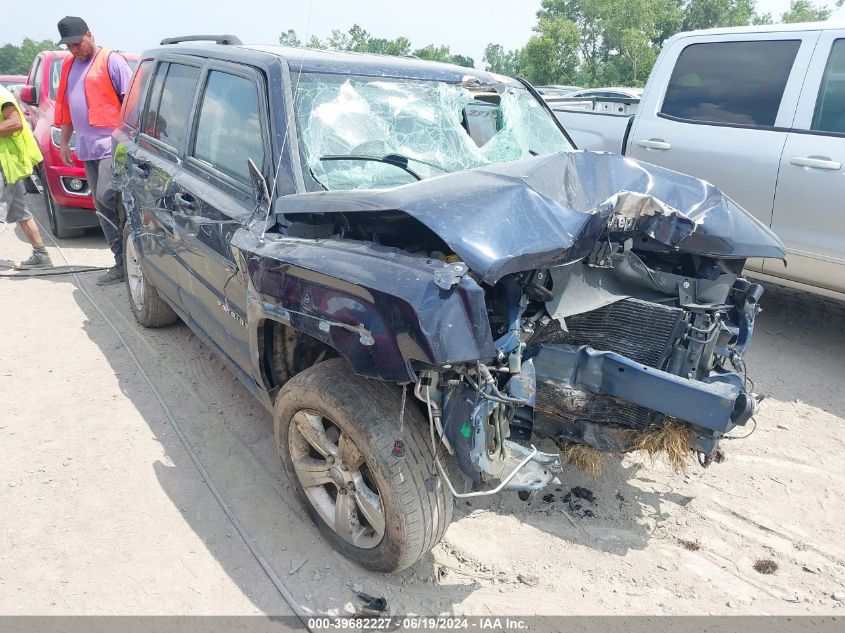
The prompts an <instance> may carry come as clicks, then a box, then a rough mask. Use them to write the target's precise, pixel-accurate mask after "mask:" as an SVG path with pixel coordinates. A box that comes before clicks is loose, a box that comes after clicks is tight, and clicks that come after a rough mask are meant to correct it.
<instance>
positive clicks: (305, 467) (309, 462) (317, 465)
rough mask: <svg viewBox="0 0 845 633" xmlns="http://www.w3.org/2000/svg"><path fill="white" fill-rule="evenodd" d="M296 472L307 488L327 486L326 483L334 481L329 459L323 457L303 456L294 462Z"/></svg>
mask: <svg viewBox="0 0 845 633" xmlns="http://www.w3.org/2000/svg"><path fill="white" fill-rule="evenodd" d="M293 467H294V469H295V470H296V474H297V476H298V477H299V482H300V483H301V484H302V487H303V488H305V489H308V488H316V487H318V486H325V485H326V484H332V483H334V480H332V477H331V475H330V474H329V470H330V469H331V466H330V465H329V463H328V462H327V461H324V460H322V459H314V458H313V457H303V458H302V459H299V460H297V461H295V462H294V463H293Z"/></svg>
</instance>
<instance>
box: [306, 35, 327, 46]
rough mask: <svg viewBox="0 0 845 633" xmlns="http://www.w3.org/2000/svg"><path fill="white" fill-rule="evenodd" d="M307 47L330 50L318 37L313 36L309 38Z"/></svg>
mask: <svg viewBox="0 0 845 633" xmlns="http://www.w3.org/2000/svg"><path fill="white" fill-rule="evenodd" d="M307 46H308V48H328V47H327V46H326V45H325V44H324V43H323V42H322V41H320V38H319V37H317V36H316V35H312V36H311V37H309V38H308V44H307Z"/></svg>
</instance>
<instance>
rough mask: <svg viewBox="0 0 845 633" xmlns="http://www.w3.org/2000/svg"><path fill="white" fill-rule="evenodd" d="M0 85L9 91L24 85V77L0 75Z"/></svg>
mask: <svg viewBox="0 0 845 633" xmlns="http://www.w3.org/2000/svg"><path fill="white" fill-rule="evenodd" d="M0 84H2V85H3V86H5V87H6V88H9V89H11V88H12V86H19V85H22V84H26V75H0Z"/></svg>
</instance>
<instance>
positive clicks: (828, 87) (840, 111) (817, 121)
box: [812, 40, 845, 134]
mask: <svg viewBox="0 0 845 633" xmlns="http://www.w3.org/2000/svg"><path fill="white" fill-rule="evenodd" d="M812 129H813V130H817V131H819V132H835V133H837V134H845V40H836V41H835V42H834V43H833V48H832V49H831V51H830V58H829V59H828V61H827V69H826V70H825V72H824V79H823V80H822V86H821V90H819V98H818V100H817V101H816V112H815V114H814V115H813V125H812Z"/></svg>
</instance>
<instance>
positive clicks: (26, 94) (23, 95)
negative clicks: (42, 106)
mask: <svg viewBox="0 0 845 633" xmlns="http://www.w3.org/2000/svg"><path fill="white" fill-rule="evenodd" d="M19 98H20V100H21V101H22V102H23V103H25V104H27V105H32V106H34V105H38V91H37V90H36V89H35V86H23V87H22V88H21V92H20V97H19Z"/></svg>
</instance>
